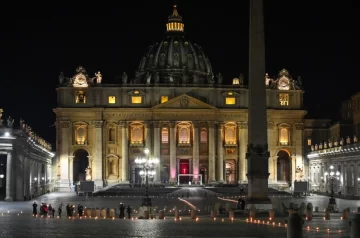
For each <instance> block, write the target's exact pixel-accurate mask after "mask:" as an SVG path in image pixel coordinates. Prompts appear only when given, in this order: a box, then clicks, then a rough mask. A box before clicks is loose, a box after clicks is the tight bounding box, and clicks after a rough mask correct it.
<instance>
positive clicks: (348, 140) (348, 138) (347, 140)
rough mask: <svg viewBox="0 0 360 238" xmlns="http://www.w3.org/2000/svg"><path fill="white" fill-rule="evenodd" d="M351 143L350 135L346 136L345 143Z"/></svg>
mask: <svg viewBox="0 0 360 238" xmlns="http://www.w3.org/2000/svg"><path fill="white" fill-rule="evenodd" d="M350 143H351V139H350V136H348V137H346V144H350Z"/></svg>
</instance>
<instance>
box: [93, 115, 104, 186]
mask: <svg viewBox="0 0 360 238" xmlns="http://www.w3.org/2000/svg"><path fill="white" fill-rule="evenodd" d="M92 124H93V126H94V141H93V143H94V149H95V151H94V152H95V153H94V155H93V166H94V167H93V168H91V176H92V178H91V179H92V180H93V181H94V182H95V186H96V187H97V188H102V187H103V186H104V183H103V176H102V175H103V151H102V147H103V141H102V135H103V124H104V123H103V121H93V122H92Z"/></svg>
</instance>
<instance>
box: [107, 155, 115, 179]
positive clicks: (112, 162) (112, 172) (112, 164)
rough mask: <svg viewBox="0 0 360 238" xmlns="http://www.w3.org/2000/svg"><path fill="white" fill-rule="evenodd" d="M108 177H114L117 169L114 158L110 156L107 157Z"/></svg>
mask: <svg viewBox="0 0 360 238" xmlns="http://www.w3.org/2000/svg"><path fill="white" fill-rule="evenodd" d="M109 169H110V171H109V179H114V178H116V174H117V173H116V170H117V166H116V158H110V159H109Z"/></svg>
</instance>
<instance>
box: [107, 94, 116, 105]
mask: <svg viewBox="0 0 360 238" xmlns="http://www.w3.org/2000/svg"><path fill="white" fill-rule="evenodd" d="M108 103H109V104H115V96H109V97H108Z"/></svg>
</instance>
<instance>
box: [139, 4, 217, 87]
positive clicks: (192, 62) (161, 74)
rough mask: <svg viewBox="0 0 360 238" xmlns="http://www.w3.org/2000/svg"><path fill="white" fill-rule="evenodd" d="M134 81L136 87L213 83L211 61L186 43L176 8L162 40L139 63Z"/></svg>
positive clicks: (187, 41)
mask: <svg viewBox="0 0 360 238" xmlns="http://www.w3.org/2000/svg"><path fill="white" fill-rule="evenodd" d="M136 77H137V80H138V83H145V82H146V83H151V84H152V83H172V82H173V83H188V84H204V83H212V82H213V72H212V68H211V64H210V61H209V59H208V57H207V56H206V55H205V53H204V51H203V50H202V49H201V47H200V46H199V45H196V44H193V43H191V42H190V41H189V40H187V39H186V37H185V33H184V24H183V23H182V17H181V16H180V15H179V14H178V11H177V8H176V5H174V9H173V13H172V15H170V16H169V19H168V23H167V24H166V33H165V37H164V39H163V40H162V41H161V42H160V43H156V44H154V45H151V46H150V47H149V50H148V52H147V53H146V54H145V55H144V57H143V58H142V59H141V62H140V65H139V68H138V71H137V74H136ZM149 78H150V79H149ZM149 81H150V82H149Z"/></svg>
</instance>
